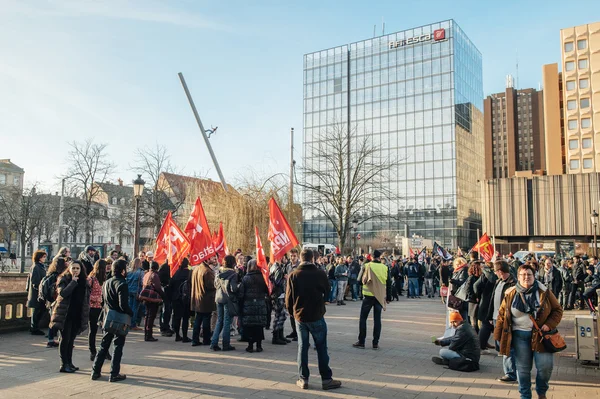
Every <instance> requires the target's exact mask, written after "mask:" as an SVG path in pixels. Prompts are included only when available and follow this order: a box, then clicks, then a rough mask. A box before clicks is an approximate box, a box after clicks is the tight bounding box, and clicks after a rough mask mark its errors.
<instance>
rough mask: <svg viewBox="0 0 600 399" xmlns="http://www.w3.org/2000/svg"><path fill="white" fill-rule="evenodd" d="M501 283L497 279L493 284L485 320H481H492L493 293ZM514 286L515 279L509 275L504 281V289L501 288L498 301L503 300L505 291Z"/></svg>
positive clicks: (515, 283)
mask: <svg viewBox="0 0 600 399" xmlns="http://www.w3.org/2000/svg"><path fill="white" fill-rule="evenodd" d="M501 281H502V279H497V280H496V282H495V283H494V288H492V298H491V300H490V303H489V306H488V309H487V313H486V314H485V318H484V319H483V320H492V318H493V316H494V293H495V292H496V287H497V286H498V284H499V283H500V282H501ZM515 285H517V279H516V278H515V277H514V276H513V275H512V274H509V276H508V278H507V279H506V282H505V283H504V287H502V294H501V297H500V299H501V300H504V293H505V292H506V290H507V289H509V288H510V287H514V286H515Z"/></svg>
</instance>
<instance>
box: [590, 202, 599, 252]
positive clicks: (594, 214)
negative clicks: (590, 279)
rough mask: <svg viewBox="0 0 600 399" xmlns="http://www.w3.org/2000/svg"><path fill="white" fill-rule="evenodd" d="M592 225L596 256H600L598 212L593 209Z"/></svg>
mask: <svg viewBox="0 0 600 399" xmlns="http://www.w3.org/2000/svg"><path fill="white" fill-rule="evenodd" d="M591 219H592V226H593V227H594V256H598V241H597V236H596V226H598V212H596V210H593V211H592V217H591Z"/></svg>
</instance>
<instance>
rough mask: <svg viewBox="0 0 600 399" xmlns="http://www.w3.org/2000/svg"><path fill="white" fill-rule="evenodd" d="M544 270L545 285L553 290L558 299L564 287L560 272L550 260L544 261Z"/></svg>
mask: <svg viewBox="0 0 600 399" xmlns="http://www.w3.org/2000/svg"><path fill="white" fill-rule="evenodd" d="M542 270H544V280H543V283H544V285H545V286H546V287H548V288H549V289H551V290H552V293H553V294H554V296H555V297H556V298H558V297H559V296H560V292H561V291H562V286H563V281H562V276H561V274H560V271H559V270H558V269H557V268H556V267H554V262H552V259H550V258H547V259H546V260H545V261H544V268H543V269H542Z"/></svg>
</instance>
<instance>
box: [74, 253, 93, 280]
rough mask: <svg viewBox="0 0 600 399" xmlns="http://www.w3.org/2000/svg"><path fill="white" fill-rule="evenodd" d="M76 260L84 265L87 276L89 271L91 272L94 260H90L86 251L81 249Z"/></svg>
mask: <svg viewBox="0 0 600 399" xmlns="http://www.w3.org/2000/svg"><path fill="white" fill-rule="evenodd" d="M78 260H79V261H80V262H81V263H83V266H85V271H86V273H85V275H86V276H89V275H90V273H91V272H92V270H93V269H94V263H95V262H96V261H95V260H93V261H90V258H89V257H88V256H87V252H85V251H83V252H81V253H80V254H79V257H78Z"/></svg>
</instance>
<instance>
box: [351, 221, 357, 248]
mask: <svg viewBox="0 0 600 399" xmlns="http://www.w3.org/2000/svg"><path fill="white" fill-rule="evenodd" d="M357 228H358V220H356V219H353V220H352V238H353V239H354V246H353V247H352V255H354V256H356V229H357Z"/></svg>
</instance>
